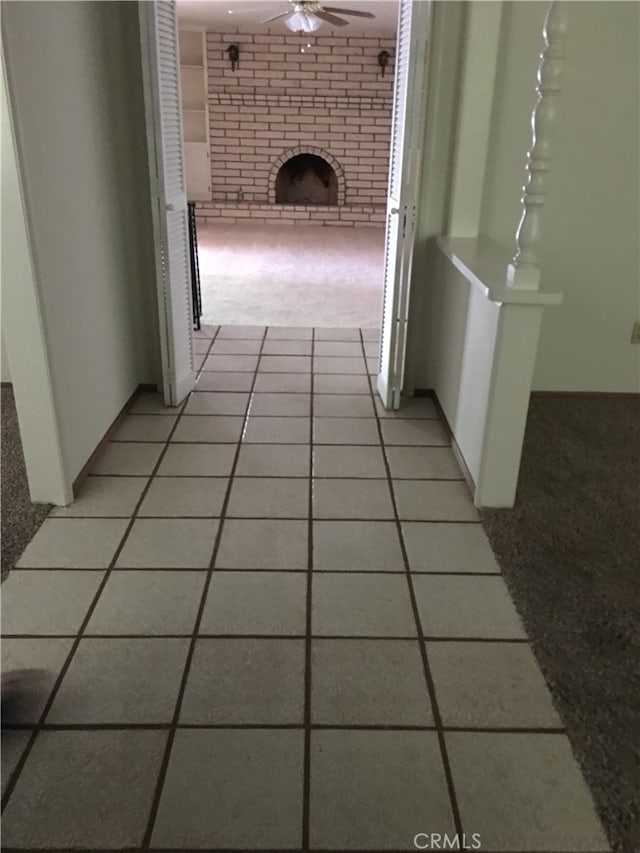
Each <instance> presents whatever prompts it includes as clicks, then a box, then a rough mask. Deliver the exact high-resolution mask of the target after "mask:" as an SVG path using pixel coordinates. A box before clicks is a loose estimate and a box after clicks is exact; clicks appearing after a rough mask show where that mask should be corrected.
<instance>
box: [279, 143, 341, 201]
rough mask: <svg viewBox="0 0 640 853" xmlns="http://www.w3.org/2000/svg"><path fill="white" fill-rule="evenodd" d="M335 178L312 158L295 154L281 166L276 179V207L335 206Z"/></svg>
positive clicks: (327, 167) (324, 163)
mask: <svg viewBox="0 0 640 853" xmlns="http://www.w3.org/2000/svg"><path fill="white" fill-rule="evenodd" d="M337 203H338V178H337V176H336V173H335V170H334V169H333V167H332V166H331V165H330V164H329V163H327V161H326V160H325V159H324V158H323V157H318V156H317V155H316V154H297V155H296V156H295V157H291V158H289V160H287V161H286V163H283V164H282V166H281V167H280V170H279V171H278V174H277V177H276V204H337Z"/></svg>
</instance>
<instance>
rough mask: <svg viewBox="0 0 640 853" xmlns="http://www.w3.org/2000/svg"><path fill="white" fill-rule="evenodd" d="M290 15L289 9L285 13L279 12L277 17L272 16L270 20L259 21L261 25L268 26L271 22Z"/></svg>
mask: <svg viewBox="0 0 640 853" xmlns="http://www.w3.org/2000/svg"><path fill="white" fill-rule="evenodd" d="M290 14H291V9H287V11H286V12H279V13H278V14H277V15H273V16H272V17H271V18H265V20H264V21H260V23H261V24H270V23H271V21H277V20H279V19H280V18H286V17H287V15H290Z"/></svg>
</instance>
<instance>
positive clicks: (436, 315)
mask: <svg viewBox="0 0 640 853" xmlns="http://www.w3.org/2000/svg"><path fill="white" fill-rule="evenodd" d="M430 284H431V298H430V301H429V312H428V316H427V317H426V318H425V326H424V340H425V349H424V357H425V362H426V363H427V364H428V373H427V377H428V379H427V382H428V387H429V388H434V389H435V390H436V392H437V395H438V400H439V402H440V405H441V406H442V409H443V411H444V413H445V415H446V418H447V421H448V423H449V426H450V427H451V430H452V432H453V435H454V437H455V440H456V443H457V445H458V447H459V449H460V452H461V453H462V456H463V458H464V460H465V463H466V466H467V468H468V470H469V473H470V474H471V476H472V478H473V480H474V483H476V484H477V483H478V479H479V474H480V466H481V462H482V448H483V441H484V423H485V418H486V414H487V406H488V397H489V388H490V384H491V372H492V363H493V362H492V359H493V350H494V345H495V340H496V334H497V329H498V317H499V307H498V306H497V305H496V303H495V302H490V301H489V300H488V299H486V298H485V297H484V296H483V295H482V294H481V293H480V291H479V290H477V289H476V288H473V287H471V286H470V285H469V282H468V281H467V280H466V279H465V278H464V277H463V276H462V275H461V274H460V273H459V272H458V271H457V270H456V269H455V268H454V266H453V265H452V264H451V263H450V261H449V260H448V259H447V258H445V257H444V255H443V254H442V253H441V252H440V251H438V250H436V251H435V252H434V255H433V259H432V266H431V270H430Z"/></svg>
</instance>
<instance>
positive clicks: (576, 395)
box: [531, 391, 640, 400]
mask: <svg viewBox="0 0 640 853" xmlns="http://www.w3.org/2000/svg"><path fill="white" fill-rule="evenodd" d="M531 396H532V397H571V398H572V399H578V400H579V399H580V398H584V399H589V398H593V397H611V398H613V399H615V400H640V391H532V392H531Z"/></svg>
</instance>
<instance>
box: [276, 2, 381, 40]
mask: <svg viewBox="0 0 640 853" xmlns="http://www.w3.org/2000/svg"><path fill="white" fill-rule="evenodd" d="M289 6H290V7H291V8H290V9H289V10H288V11H287V12H280V13H279V14H277V15H273V16H272V17H271V18H267V19H266V20H265V21H262V22H261V23H263V24H270V23H271V22H272V21H278V20H280V18H284V19H285V20H284V23H285V24H286V25H287V27H289V29H290V30H291V31H292V32H294V33H300V32H302V33H314V32H315V31H316V30H317V29H319V28H320V27H321V26H322V24H323V23H327V24H332V25H333V26H334V27H346V26H347V24H349V23H350V21H345V20H344V18H339V17H338V15H353V17H356V18H375V15H374V14H373V13H372V12H360V11H358V10H356V9H337V8H336V7H335V6H321V5H320V3H319V2H317V0H289Z"/></svg>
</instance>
